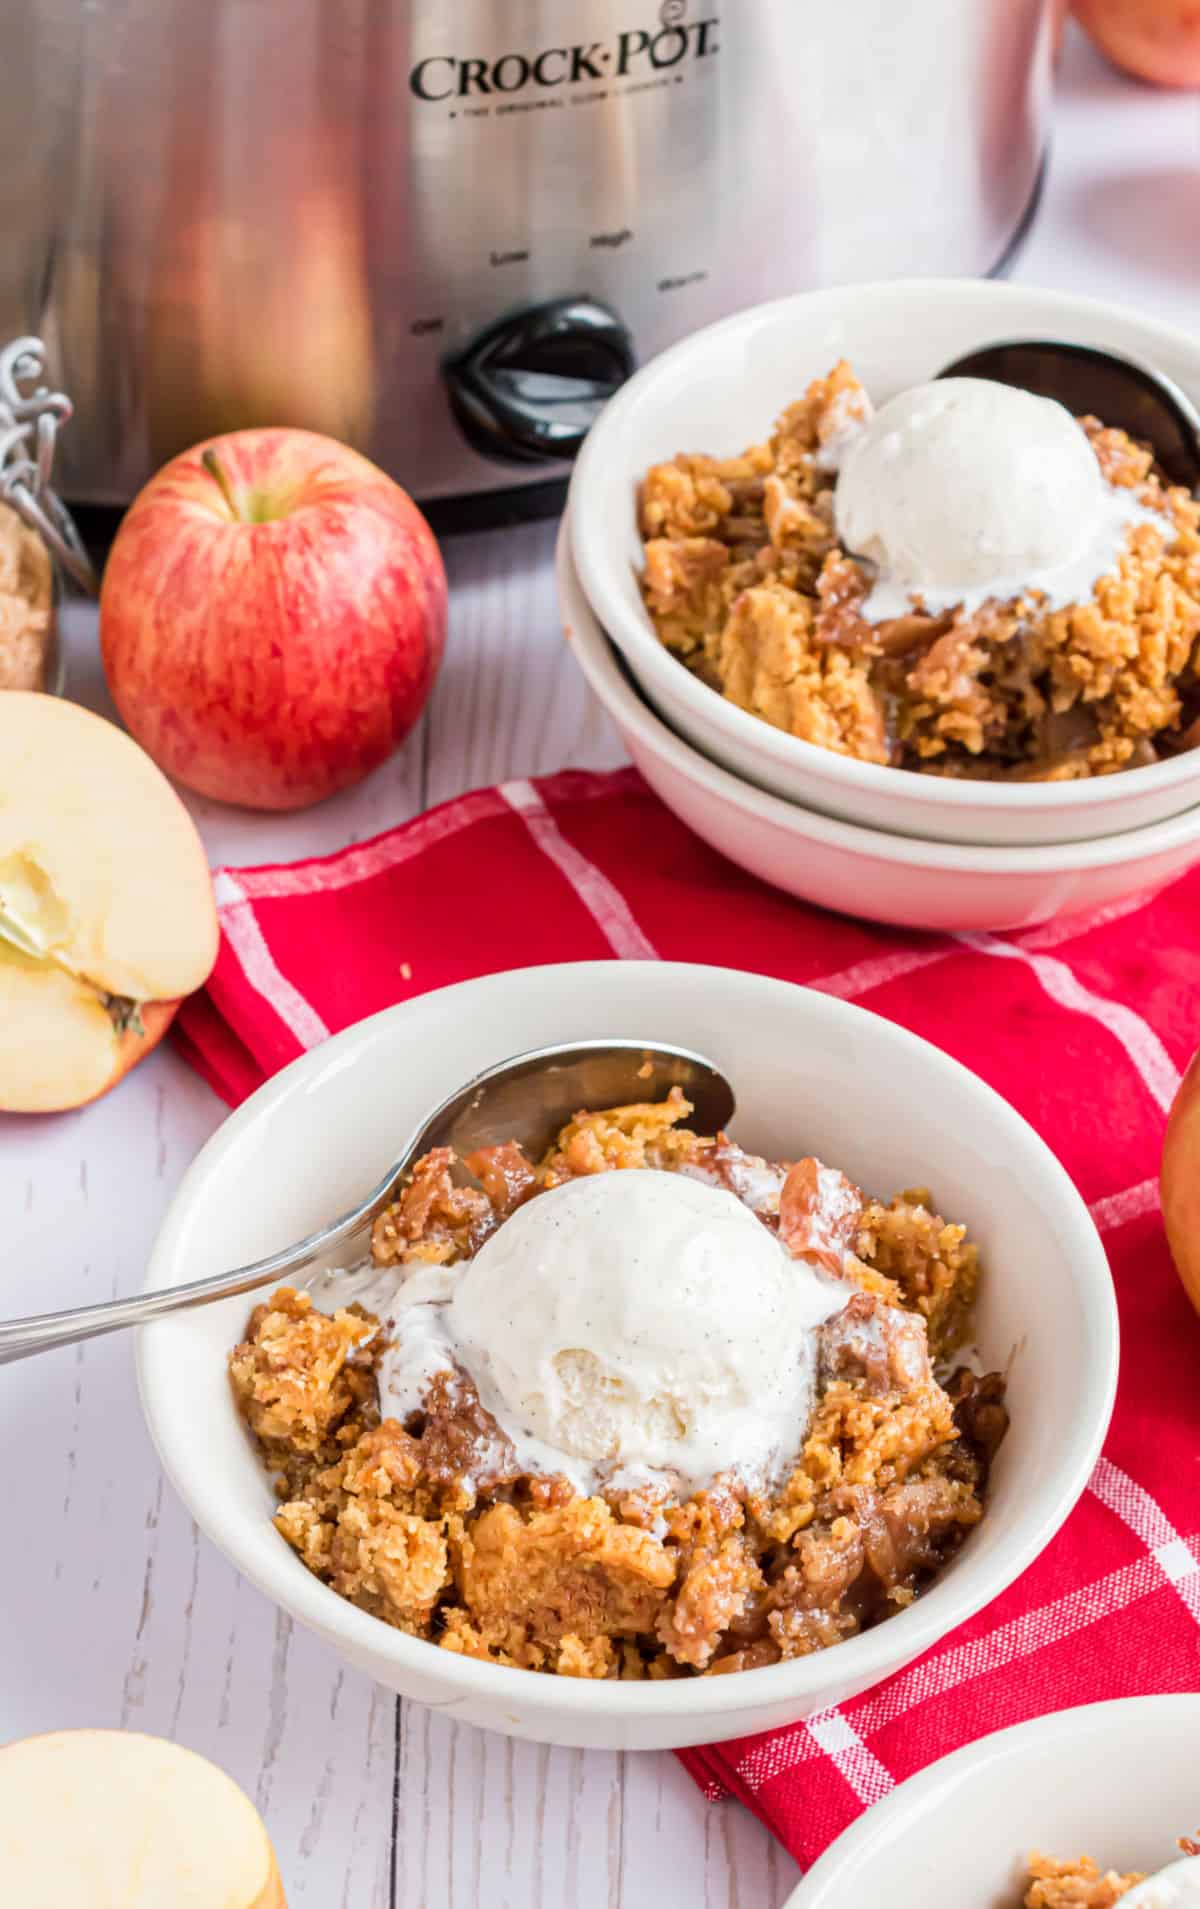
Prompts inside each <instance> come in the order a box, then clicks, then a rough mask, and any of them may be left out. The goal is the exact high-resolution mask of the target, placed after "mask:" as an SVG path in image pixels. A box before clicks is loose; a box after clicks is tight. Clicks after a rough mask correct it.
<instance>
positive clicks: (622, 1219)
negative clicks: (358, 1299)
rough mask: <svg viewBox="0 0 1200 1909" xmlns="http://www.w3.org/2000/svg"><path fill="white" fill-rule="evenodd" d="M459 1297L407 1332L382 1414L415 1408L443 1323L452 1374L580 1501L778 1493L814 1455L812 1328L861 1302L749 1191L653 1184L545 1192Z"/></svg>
mask: <svg viewBox="0 0 1200 1909" xmlns="http://www.w3.org/2000/svg"><path fill="white" fill-rule="evenodd" d="M423 1283H424V1284H425V1285H426V1289H427V1290H428V1292H429V1293H430V1294H433V1292H434V1290H435V1289H434V1286H433V1282H432V1280H431V1281H428V1282H423ZM442 1290H445V1288H443V1289H442ZM449 1290H450V1294H451V1296H450V1299H449V1302H448V1303H447V1304H445V1305H444V1306H438V1307H434V1308H431V1309H429V1308H427V1309H426V1316H425V1319H424V1321H423V1322H421V1323H419V1322H418V1320H417V1319H416V1318H414V1317H413V1312H412V1310H411V1309H410V1310H409V1312H408V1314H407V1316H406V1317H403V1318H398V1321H397V1330H396V1334H395V1340H396V1352H395V1354H394V1355H393V1354H391V1353H389V1354H388V1355H386V1356H385V1361H384V1370H383V1373H382V1375H381V1391H382V1392H384V1397H383V1398H382V1399H381V1403H382V1404H383V1406H384V1409H385V1410H387V1411H393V1412H396V1413H397V1414H398V1415H402V1414H403V1410H404V1408H405V1407H406V1406H410V1407H411V1406H415V1404H416V1403H417V1401H416V1398H415V1396H414V1393H415V1390H416V1387H417V1385H418V1384H419V1382H420V1379H421V1375H422V1372H423V1371H424V1372H428V1371H429V1370H430V1368H431V1365H432V1363H433V1361H434V1360H435V1359H436V1356H437V1348H436V1345H435V1344H434V1343H433V1342H432V1341H431V1339H430V1332H429V1329H430V1324H431V1318H433V1320H434V1331H435V1335H441V1345H442V1351H443V1357H442V1361H441V1362H442V1364H443V1365H444V1364H445V1363H446V1362H447V1360H446V1356H445V1355H446V1353H447V1352H448V1353H449V1354H450V1355H451V1356H452V1357H453V1360H454V1362H455V1363H457V1364H458V1365H460V1366H462V1367H463V1369H464V1370H465V1371H467V1372H468V1373H470V1375H471V1377H472V1379H473V1380H474V1382H475V1385H476V1387H477V1389H478V1392H479V1396H480V1399H481V1400H482V1402H483V1404H484V1405H485V1406H486V1407H487V1409H488V1411H490V1412H491V1413H492V1414H493V1416H494V1417H495V1418H496V1420H497V1422H498V1423H499V1425H500V1427H501V1429H502V1430H503V1431H504V1432H506V1433H507V1434H508V1436H509V1437H510V1438H511V1439H512V1441H513V1443H514V1445H515V1446H516V1449H517V1452H518V1455H519V1457H520V1459H521V1461H522V1463H523V1464H525V1465H527V1466H528V1467H529V1468H530V1469H531V1470H537V1471H561V1472H564V1473H565V1474H566V1476H567V1477H568V1478H569V1479H570V1480H571V1482H572V1483H573V1484H574V1485H575V1487H576V1489H577V1490H582V1491H591V1490H593V1489H595V1486H596V1484H597V1481H598V1478H599V1477H600V1475H601V1474H602V1475H603V1477H604V1479H606V1480H608V1479H614V1478H615V1479H618V1480H619V1479H620V1478H621V1477H622V1476H624V1477H631V1478H634V1479H636V1480H638V1481H644V1480H645V1478H646V1477H647V1475H648V1474H649V1475H654V1476H659V1475H662V1474H671V1475H674V1476H676V1477H678V1479H680V1480H681V1481H682V1482H683V1483H684V1484H685V1485H686V1486H687V1488H689V1489H695V1488H697V1487H698V1486H700V1485H702V1484H705V1483H707V1482H708V1481H709V1480H710V1479H711V1478H712V1477H714V1475H715V1474H716V1473H717V1472H720V1471H725V1470H736V1471H738V1472H739V1473H740V1474H741V1475H742V1476H743V1477H744V1478H746V1479H748V1480H754V1481H759V1480H763V1479H765V1478H766V1477H767V1476H768V1475H769V1474H770V1473H771V1472H772V1470H773V1469H774V1467H776V1466H777V1465H781V1464H783V1463H785V1462H786V1461H787V1460H788V1459H789V1458H790V1457H793V1456H794V1455H795V1453H796V1452H797V1450H798V1449H799V1447H800V1445H801V1443H802V1442H803V1439H804V1435H805V1431H806V1428H807V1425H808V1420H809V1417H810V1414H811V1409H812V1400H813V1388H814V1376H815V1365H816V1359H815V1339H814V1328H815V1327H816V1326H818V1325H819V1324H821V1323H822V1321H824V1320H825V1319H827V1318H829V1317H831V1315H832V1314H834V1313H836V1312H840V1311H841V1309H842V1307H843V1306H844V1305H845V1303H846V1298H847V1291H846V1288H845V1286H844V1285H842V1284H841V1283H840V1282H838V1281H837V1280H834V1279H831V1278H829V1277H827V1276H825V1275H824V1274H822V1273H821V1272H820V1271H819V1270H817V1269H816V1268H814V1267H813V1266H811V1265H809V1264H806V1263H805V1262H804V1261H802V1260H797V1259H793V1258H792V1257H791V1256H790V1255H789V1254H788V1253H787V1252H785V1250H784V1249H783V1247H781V1246H780V1244H779V1241H778V1240H777V1239H776V1238H775V1236H774V1234H772V1233H771V1232H769V1231H768V1229H767V1228H766V1227H765V1226H764V1225H763V1223H762V1221H761V1220H759V1219H757V1218H756V1217H755V1215H754V1214H753V1213H752V1212H751V1211H750V1210H749V1209H748V1208H747V1207H746V1206H744V1205H743V1204H742V1202H741V1201H740V1200H739V1199H738V1198H737V1197H736V1195H734V1194H733V1193H730V1192H728V1191H726V1190H725V1189H724V1188H723V1187H716V1186H711V1185H706V1184H704V1183H703V1182H701V1181H698V1180H693V1179H689V1178H688V1177H686V1176H685V1175H682V1174H676V1173H659V1172H653V1171H650V1170H645V1169H638V1170H637V1171H636V1172H624V1173H622V1172H612V1173H597V1174H590V1175H588V1176H586V1177H584V1178H581V1179H577V1180H571V1181H568V1182H567V1183H566V1184H565V1185H563V1186H560V1187H553V1188H551V1189H549V1190H548V1191H547V1192H545V1193H541V1194H539V1195H538V1196H537V1198H536V1199H533V1200H530V1201H529V1202H528V1203H527V1204H526V1205H524V1206H522V1207H519V1208H518V1210H517V1211H516V1212H515V1213H514V1214H513V1215H512V1216H511V1218H510V1219H508V1220H506V1221H505V1223H504V1225H503V1226H502V1227H500V1228H499V1229H498V1231H497V1232H495V1233H494V1234H493V1235H492V1236H491V1238H490V1239H488V1240H487V1241H485V1243H484V1245H483V1246H482V1247H481V1248H480V1250H479V1252H478V1253H477V1254H476V1255H475V1257H474V1259H472V1260H470V1261H469V1262H468V1263H467V1264H466V1265H464V1266H463V1267H462V1268H461V1269H459V1268H455V1269H454V1272H453V1279H452V1283H451V1284H450V1288H449ZM402 1297H403V1289H402ZM413 1297H414V1298H415V1299H418V1300H420V1297H421V1295H420V1292H419V1291H417V1292H414V1294H413ZM417 1310H420V1307H418V1308H417ZM414 1328H415V1329H416V1330H415V1331H414ZM406 1345H407V1347H408V1348H409V1350H408V1352H407V1353H406V1352H405V1347H406ZM414 1359H415V1360H416V1366H415V1367H414V1363H413V1361H414ZM389 1360H390V1362H391V1363H390V1365H389ZM389 1384H390V1385H392V1386H393V1387H394V1386H396V1385H399V1386H400V1388H401V1390H400V1394H399V1395H397V1394H395V1393H394V1392H393V1394H391V1395H389V1394H387V1392H386V1390H385V1388H386V1387H387V1386H388V1385H389Z"/></svg>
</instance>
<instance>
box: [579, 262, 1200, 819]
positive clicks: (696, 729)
mask: <svg viewBox="0 0 1200 1909" xmlns="http://www.w3.org/2000/svg"><path fill="white" fill-rule="evenodd" d="M1014 337H1050V338H1065V339H1073V340H1076V341H1077V342H1079V343H1083V344H1098V345H1105V346H1109V347H1111V348H1112V349H1114V350H1117V351H1127V352H1132V353H1133V354H1134V355H1135V356H1140V357H1143V358H1145V359H1147V360H1149V361H1150V362H1151V363H1153V364H1155V365H1157V366H1158V367H1159V368H1160V369H1161V370H1163V371H1165V372H1167V373H1168V374H1169V375H1170V376H1171V377H1173V378H1174V379H1175V380H1176V381H1177V382H1178V383H1179V384H1181V385H1182V386H1183V387H1184V389H1185V390H1187V391H1189V392H1190V393H1191V394H1192V396H1193V397H1200V340H1198V339H1197V338H1195V337H1193V336H1191V335H1189V334H1188V333H1186V332H1183V331H1177V330H1175V329H1174V328H1173V327H1171V326H1169V325H1160V324H1156V323H1153V322H1152V321H1151V320H1149V319H1145V318H1142V317H1140V316H1139V314H1138V313H1136V312H1130V311H1124V310H1122V309H1121V308H1120V307H1119V306H1113V305H1108V304H1105V303H1101V302H1099V301H1097V300H1095V299H1088V298H1075V297H1072V296H1069V295H1067V294H1065V293H1060V292H1038V291H1031V290H1029V289H1028V288H1027V287H1026V286H1024V285H1007V284H1002V283H996V282H994V281H989V280H975V279H962V280H958V279H909V280H901V281H899V282H896V283H887V284H879V285H846V286H836V287H833V288H832V289H829V290H826V291H820V292H802V293H800V294H799V295H798V296H797V297H794V298H784V299H779V300H777V301H776V302H775V303H773V304H770V305H759V306H755V307H753V308H752V309H750V310H749V311H744V312H739V313H737V314H736V316H734V317H733V318H727V319H725V320H723V321H722V322H721V323H720V324H718V325H711V326H709V327H708V328H707V329H706V330H704V331H699V332H696V333H694V334H693V336H692V337H690V338H685V339H684V340H683V341H682V343H680V344H678V345H674V346H673V347H672V348H671V349H670V350H669V351H665V352H663V354H662V355H661V356H660V357H658V358H655V359H652V360H651V362H650V363H649V364H648V365H646V366H645V367H644V369H643V370H641V371H639V372H638V373H637V375H636V377H634V378H631V379H630V381H629V383H628V384H626V385H624V386H623V387H622V389H621V390H620V391H619V392H618V393H617V395H616V397H614V398H613V399H612V400H611V402H610V403H609V404H608V405H606V406H605V409H604V411H603V413H602V414H601V416H600V418H599V419H598V421H597V422H596V424H595V425H594V426H593V427H592V430H591V431H590V432H589V433H588V437H587V440H586V442H585V444H584V447H583V450H582V452H581V453H580V456H579V460H578V462H577V464H576V466H575V471H574V475H573V477H572V480H571V491H570V500H569V504H568V517H569V522H570V526H571V542H572V550H573V553H574V557H575V563H576V566H577V568H578V571H579V578H580V582H581V583H582V585H583V589H584V592H585V595H586V596H587V598H588V600H589V602H590V603H591V605H592V608H593V609H594V610H595V612H596V615H597V616H598V618H599V620H600V622H601V624H602V625H603V626H604V628H605V629H606V630H607V631H608V634H609V635H610V636H611V637H612V639H613V641H614V643H616V644H617V645H618V647H619V648H620V649H621V651H622V652H623V654H624V655H625V657H626V659H627V661H628V663H629V666H630V668H631V669H632V670H633V673H634V675H635V676H636V678H637V680H638V683H639V684H640V685H641V688H642V690H643V691H644V693H645V695H646V696H647V698H648V699H649V701H650V702H651V704H652V705H653V706H654V708H655V709H656V710H658V712H659V713H660V714H661V715H663V716H665V717H666V718H667V720H668V721H669V722H670V723H671V724H672V726H673V727H674V728H675V729H677V730H678V731H679V732H680V733H681V734H682V735H684V736H686V737H687V739H688V741H689V742H691V743H692V744H694V746H695V747H696V748H697V749H698V750H700V752H701V753H702V754H704V755H706V756H709V757H710V758H711V759H712V760H713V761H714V762H716V763H719V764H721V765H723V766H724V767H725V768H727V769H730V770H732V771H733V772H734V773H735V774H737V775H740V776H743V777H745V778H746V779H747V780H748V781H750V782H752V783H755V784H757V785H758V787H760V788H762V789H766V790H768V791H770V792H772V793H773V794H775V795H778V796H782V797H783V798H785V799H786V800H788V801H791V802H797V803H800V804H803V805H805V806H807V807H809V808H814V809H819V810H822V811H823V812H824V813H825V814H827V815H833V816H839V817H841V818H842V819H843V820H845V821H848V822H858V823H863V824H866V825H869V826H871V827H875V828H880V829H887V830H892V831H895V832H897V833H900V834H905V835H912V836H918V837H927V838H929V839H932V840H935V841H937V840H941V841H947V842H991V843H1010V844H1021V843H1025V844H1028V843H1045V842H1066V841H1079V840H1086V839H1090V838H1092V837H1095V836H1099V835H1106V834H1112V833H1114V832H1116V831H1117V830H1124V829H1131V828H1138V827H1142V826H1144V825H1145V824H1147V823H1150V822H1156V821H1160V820H1162V819H1163V818H1165V817H1167V816H1171V815H1176V814H1178V813H1179V812H1180V811H1181V810H1183V809H1186V808H1189V807H1190V806H1192V805H1193V804H1194V803H1197V802H1200V749H1194V750H1192V751H1190V752H1189V753H1187V754H1185V755H1182V756H1178V757H1176V758H1175V759H1174V760H1173V761H1170V762H1162V763H1156V764H1153V765H1152V766H1151V767H1149V768H1146V769H1130V770H1125V771H1122V772H1121V773H1120V774H1117V775H1112V776H1100V777H1096V778H1093V779H1091V780H1088V781H1083V782H1063V783H1049V782H1043V783H1026V784H1006V783H986V782H957V781H949V780H944V779H942V778H940V777H938V776H923V775H918V774H915V773H913V772H911V771H908V770H897V769H885V768H881V767H880V766H879V765H878V764H875V763H870V762H858V761H856V760H854V758H852V757H850V756H839V755H835V754H834V753H833V751H832V750H828V749H819V748H817V747H816V746H815V745H814V744H812V743H807V742H801V741H800V740H799V739H798V738H797V737H795V736H789V735H786V734H785V733H784V732H783V731H782V730H780V729H773V728H772V727H771V725H770V724H769V723H766V722H763V721H762V720H761V718H759V717H757V716H752V715H750V714H749V713H748V712H747V711H745V710H742V709H738V708H736V707H735V706H734V704H733V703H731V702H727V701H726V700H725V698H724V697H722V696H719V695H717V694H716V693H715V691H713V690H711V689H709V688H707V687H706V685H705V684H703V683H701V682H699V681H698V680H697V678H696V677H694V676H693V675H691V673H690V672H689V671H688V670H686V669H684V668H683V666H682V664H680V663H679V662H677V661H676V660H675V658H674V657H673V656H671V655H670V654H669V653H668V652H667V651H666V650H665V649H664V648H663V646H662V644H661V643H660V642H659V641H658V638H657V637H656V636H655V633H654V628H653V625H652V624H651V622H650V619H649V617H648V616H647V615H646V612H645V609H644V608H643V605H642V600H641V596H640V594H639V592H638V587H637V575H638V572H639V571H640V570H641V567H642V546H641V539H640V537H639V535H638V528H637V513H636V494H637V485H638V481H639V479H640V478H641V477H642V476H643V474H644V473H645V471H646V469H647V468H648V466H649V465H651V464H653V463H656V462H659V461H661V460H662V459H664V458H670V457H673V456H674V455H675V454H676V452H679V451H712V452H715V453H718V454H727V453H731V452H735V451H740V450H741V449H742V448H743V447H744V446H745V445H747V444H749V443H752V442H753V441H754V440H755V439H757V438H761V437H764V436H765V435H766V434H767V433H768V432H769V430H770V427H771V424H772V421H773V420H774V418H775V417H776V416H777V415H778V414H779V412H780V411H781V410H782V409H783V408H784V406H785V405H786V404H789V403H790V402H791V401H792V400H793V399H794V398H798V397H800V396H801V395H802V394H803V392H804V389H805V386H806V385H807V384H808V383H809V381H810V380H811V379H812V378H814V377H818V376H822V375H823V374H824V373H825V372H826V371H828V370H829V368H830V366H831V365H832V364H833V363H834V362H835V361H836V360H837V359H838V358H840V357H846V358H849V360H850V362H851V363H852V364H853V366H854V368H855V370H856V371H857V372H858V374H859V376H860V377H861V378H862V380H863V382H864V384H865V385H866V387H867V389H868V391H869V392H870V393H871V395H872V397H874V398H875V399H876V400H877V401H882V400H883V399H886V398H889V397H891V396H892V395H893V394H894V393H895V392H897V391H900V390H903V389H904V388H905V387H906V386H908V385H912V384H917V383H919V382H921V381H922V380H923V379H926V378H929V377H932V376H933V374H934V373H935V372H936V371H938V370H939V369H940V368H941V367H942V366H943V365H945V364H948V363H949V362H950V361H951V360H952V359H954V358H957V357H959V356H960V355H961V354H962V353H963V352H965V351H970V350H973V349H975V348H976V347H978V346H980V345H983V344H987V343H989V342H991V341H994V340H999V339H1002V338H1014Z"/></svg>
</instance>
